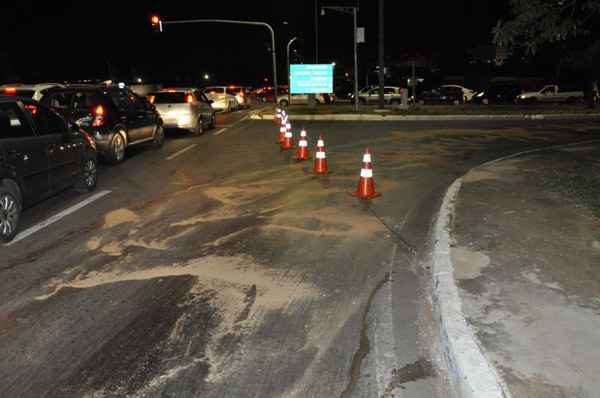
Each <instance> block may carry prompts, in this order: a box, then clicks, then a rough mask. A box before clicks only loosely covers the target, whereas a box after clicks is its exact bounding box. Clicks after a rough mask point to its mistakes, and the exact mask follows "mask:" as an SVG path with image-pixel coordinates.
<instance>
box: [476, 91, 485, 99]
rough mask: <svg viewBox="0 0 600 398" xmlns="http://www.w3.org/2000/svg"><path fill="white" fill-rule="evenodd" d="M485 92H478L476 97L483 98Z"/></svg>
mask: <svg viewBox="0 0 600 398" xmlns="http://www.w3.org/2000/svg"><path fill="white" fill-rule="evenodd" d="M484 94H485V93H484V92H481V93H478V94H477V95H476V97H477V98H481V97H483V95H484Z"/></svg>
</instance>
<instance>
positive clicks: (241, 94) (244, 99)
mask: <svg viewBox="0 0 600 398" xmlns="http://www.w3.org/2000/svg"><path fill="white" fill-rule="evenodd" d="M227 94H231V95H233V96H234V97H235V100H236V101H237V103H238V107H239V108H250V105H251V101H252V99H251V98H250V91H248V90H247V89H246V88H245V87H241V86H229V87H227Z"/></svg>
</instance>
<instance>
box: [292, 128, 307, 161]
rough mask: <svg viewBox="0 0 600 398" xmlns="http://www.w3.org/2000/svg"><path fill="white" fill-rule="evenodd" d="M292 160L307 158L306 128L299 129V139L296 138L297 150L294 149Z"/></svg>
mask: <svg viewBox="0 0 600 398" xmlns="http://www.w3.org/2000/svg"><path fill="white" fill-rule="evenodd" d="M294 160H297V161H303V160H308V140H307V138H306V130H304V129H302V131H300V139H299V140H298V150H297V151H296V157H295V158H294Z"/></svg>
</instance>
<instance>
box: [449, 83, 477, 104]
mask: <svg viewBox="0 0 600 398" xmlns="http://www.w3.org/2000/svg"><path fill="white" fill-rule="evenodd" d="M441 87H451V88H458V89H460V90H462V92H463V97H464V102H470V101H471V100H472V99H473V96H474V95H475V91H474V90H471V89H470V88H466V87H463V86H459V85H456V84H444V85H443V86H441Z"/></svg>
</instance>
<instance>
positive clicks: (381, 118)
mask: <svg viewBox="0 0 600 398" xmlns="http://www.w3.org/2000/svg"><path fill="white" fill-rule="evenodd" d="M273 117H274V115H258V114H253V115H252V116H250V119H252V120H271V121H272V120H273ZM289 117H290V118H291V119H294V120H309V121H340V122H357V121H358V122H401V121H404V122H421V121H422V122H431V121H473V120H582V119H600V114H538V115H528V114H520V115H406V116H403V115H366V114H358V115H352V114H347V115H289Z"/></svg>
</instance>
